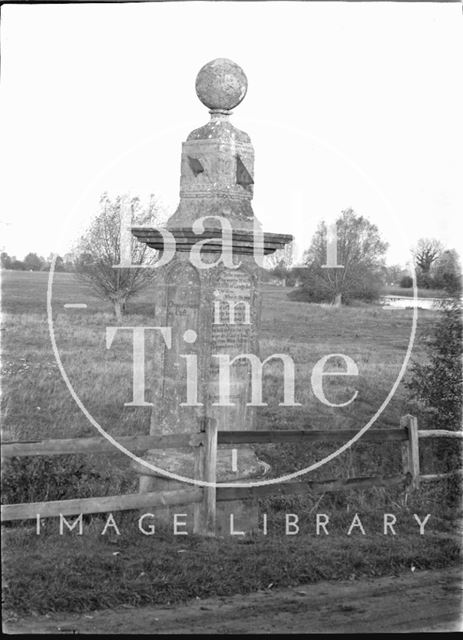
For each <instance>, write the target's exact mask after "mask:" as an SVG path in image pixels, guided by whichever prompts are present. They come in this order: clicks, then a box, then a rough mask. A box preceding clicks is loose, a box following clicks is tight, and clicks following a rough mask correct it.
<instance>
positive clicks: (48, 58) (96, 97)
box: [0, 2, 463, 263]
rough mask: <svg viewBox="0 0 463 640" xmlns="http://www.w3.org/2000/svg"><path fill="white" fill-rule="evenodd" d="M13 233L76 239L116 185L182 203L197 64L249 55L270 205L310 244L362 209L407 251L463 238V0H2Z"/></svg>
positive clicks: (244, 110) (265, 207) (3, 211)
mask: <svg viewBox="0 0 463 640" xmlns="http://www.w3.org/2000/svg"><path fill="white" fill-rule="evenodd" d="M1 36H2V51H1V53H2V61H1V64H2V78H1V106H0V110H1V113H0V115H1V123H2V124H1V132H2V133H1V158H0V180H1V192H0V198H1V200H0V220H1V224H0V233H1V239H0V247H1V249H2V250H6V251H7V252H8V253H10V255H16V256H17V257H18V258H23V257H24V255H25V254H26V253H28V252H29V251H35V252H37V253H39V254H42V255H44V256H47V255H48V254H49V253H50V252H52V251H55V252H58V253H61V254H62V253H64V252H65V251H66V250H68V248H69V247H70V246H71V244H72V242H73V241H74V240H75V239H76V238H77V237H78V235H79V233H81V232H82V230H83V229H84V228H85V226H86V225H87V224H88V222H89V220H90V219H91V217H92V215H94V214H95V213H96V212H97V210H98V200H99V196H100V194H101V193H103V192H104V191H109V192H110V194H118V193H122V192H126V191H130V192H131V193H132V194H133V195H140V196H141V197H142V198H147V197H148V195H149V194H150V193H154V194H156V195H157V196H158V197H160V198H161V199H162V200H163V201H164V203H165V205H166V208H167V210H168V211H169V212H173V211H174V209H175V207H176V205H177V202H178V189H179V170H180V152H181V142H182V141H184V140H185V139H186V137H187V135H188V133H189V132H190V131H191V130H192V129H195V128H197V127H199V126H201V125H203V124H205V123H206V122H207V121H208V119H209V114H208V112H207V109H206V108H205V107H204V106H203V105H202V104H201V103H200V102H199V101H198V99H197V97H196V94H195V90H194V83H195V78H196V74H197V72H198V70H199V69H200V68H201V67H202V66H203V64H205V63H206V62H208V61H209V60H212V59H214V58H217V57H228V58H231V59H232V60H234V61H235V62H237V63H238V64H240V65H241V66H242V67H243V69H244V71H245V73H246V75H247V77H248V82H249V89H248V94H247V97H246V98H245V100H244V102H243V103H242V104H241V105H240V106H239V107H237V108H236V110H235V113H234V115H233V116H232V122H233V123H234V124H235V125H236V126H237V127H239V128H240V129H244V130H245V131H247V132H248V133H249V135H250V136H251V139H252V141H253V144H254V147H255V152H256V165H255V191H254V193H255V196H254V212H255V214H256V215H257V217H258V218H259V219H260V221H261V222H262V223H263V225H264V229H265V230H267V231H274V232H281V233H293V234H295V236H296V240H297V242H298V246H299V248H300V251H301V250H302V249H304V248H306V247H307V245H308V244H309V242H310V238H311V235H312V233H313V231H314V229H315V227H316V225H317V223H318V221H319V220H321V219H325V220H326V221H331V220H333V219H334V218H335V217H336V216H337V215H338V214H339V212H340V211H341V210H342V209H343V208H346V207H353V208H354V209H355V210H356V211H357V212H358V213H361V214H363V215H365V216H367V217H368V218H369V219H371V220H372V221H374V222H375V223H376V224H377V225H378V227H379V229H380V231H381V232H382V235H383V237H384V238H385V239H386V240H387V241H388V242H389V243H390V249H389V252H388V262H389V263H395V262H400V263H405V262H406V261H407V259H408V257H409V249H410V247H411V246H412V245H413V244H414V243H416V241H417V240H418V238H420V237H423V236H428V237H436V238H439V239H440V240H441V241H443V242H444V244H445V245H447V246H448V247H450V248H452V247H455V248H457V249H458V250H460V247H459V246H458V244H459V239H458V236H459V235H462V236H463V234H462V223H461V220H462V215H463V195H462V176H463V159H462V158H463V152H462V149H463V125H462V113H463V83H462V60H463V37H462V15H461V6H460V5H459V4H440V3H439V4H428V3H425V4H419V3H410V4H407V3H405V4H398V3H393V4H386V3H385V4H375V3H371V4H368V3H359V4H357V3H355V4H352V3H298V2H292V3H289V2H282V3H280V2H275V3H273V2H268V3H220V2H218V3H215V2H182V3H165V4H164V3H152V4H96V5H57V6H50V5H45V6H31V5H24V6H13V5H6V6H5V5H4V6H3V7H2V23H1Z"/></svg>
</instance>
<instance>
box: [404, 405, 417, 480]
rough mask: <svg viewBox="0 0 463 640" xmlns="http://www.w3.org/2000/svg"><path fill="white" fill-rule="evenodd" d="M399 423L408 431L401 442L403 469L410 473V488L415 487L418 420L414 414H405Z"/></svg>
mask: <svg viewBox="0 0 463 640" xmlns="http://www.w3.org/2000/svg"><path fill="white" fill-rule="evenodd" d="M400 424H401V426H402V427H405V428H406V429H407V433H408V440H407V441H406V442H404V443H403V444H402V466H403V471H404V473H409V474H410V475H411V488H412V489H417V488H418V487H419V486H420V448H419V436H418V420H417V419H416V418H415V416H411V415H406V416H403V417H402V418H401V419H400Z"/></svg>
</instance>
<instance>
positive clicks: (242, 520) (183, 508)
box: [132, 446, 270, 537]
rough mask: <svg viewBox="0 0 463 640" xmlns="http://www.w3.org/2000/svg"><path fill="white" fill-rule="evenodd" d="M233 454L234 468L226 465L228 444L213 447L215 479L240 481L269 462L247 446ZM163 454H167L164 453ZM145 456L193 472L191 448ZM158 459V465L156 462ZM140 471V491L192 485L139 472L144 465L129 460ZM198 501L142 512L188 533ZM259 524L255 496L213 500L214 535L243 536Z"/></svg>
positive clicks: (265, 469) (262, 471)
mask: <svg viewBox="0 0 463 640" xmlns="http://www.w3.org/2000/svg"><path fill="white" fill-rule="evenodd" d="M238 451H239V455H238V456H237V458H238V460H239V464H238V465H237V469H236V471H232V470H231V469H230V463H229V462H230V461H229V458H230V454H231V449H230V447H226V446H224V447H219V449H218V451H217V482H227V483H233V482H234V481H236V482H240V481H241V482H242V481H243V480H245V479H248V480H249V479H251V478H254V479H255V478H256V477H260V476H263V475H266V474H267V473H268V471H269V469H270V467H269V465H268V464H267V463H265V462H263V461H262V460H259V459H258V458H257V456H256V454H255V452H254V451H253V449H252V448H251V447H240V448H239V449H238ZM166 454H167V455H166ZM145 459H146V460H149V461H150V462H152V463H154V464H156V465H159V466H160V467H161V466H162V467H163V468H167V469H168V470H169V471H171V472H172V471H173V472H176V473H178V474H179V475H183V474H185V477H192V476H193V454H192V452H191V451H189V452H187V451H180V450H175V451H174V450H165V451H164V452H159V451H158V452H154V451H151V452H149V453H148V454H147V455H146V456H145ZM160 463H162V465H161V464H160ZM132 466H133V468H135V469H136V470H137V471H138V473H139V474H140V485H139V491H140V493H152V492H170V491H172V492H173V491H184V490H185V489H188V488H193V486H192V485H190V484H186V483H183V482H178V481H176V480H170V479H168V478H162V477H160V476H158V475H155V474H154V472H153V474H152V475H147V474H146V473H143V471H146V467H143V466H142V465H139V464H138V463H133V464H132ZM201 506H202V505H201V503H195V504H185V505H175V506H166V507H158V506H156V507H155V508H153V510H150V509H144V512H145V513H153V516H154V518H153V520H154V523H155V525H156V524H157V525H158V526H162V527H163V528H167V530H170V531H171V532H173V533H174V534H176V535H184V533H185V532H186V533H188V534H192V533H195V532H196V530H197V526H196V525H195V522H196V521H197V520H198V519H199V517H200V516H199V512H200V509H201ZM258 528H259V512H258V504H257V499H252V498H251V499H247V500H229V501H223V502H222V501H219V502H217V503H216V530H215V533H216V535H218V536H224V537H225V536H244V535H250V534H252V533H256V532H257V531H258Z"/></svg>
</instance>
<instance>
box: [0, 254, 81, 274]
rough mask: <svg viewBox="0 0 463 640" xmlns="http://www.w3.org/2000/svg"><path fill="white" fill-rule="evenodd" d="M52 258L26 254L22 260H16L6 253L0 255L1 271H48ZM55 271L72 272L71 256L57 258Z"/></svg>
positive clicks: (72, 262) (72, 261)
mask: <svg viewBox="0 0 463 640" xmlns="http://www.w3.org/2000/svg"><path fill="white" fill-rule="evenodd" d="M52 260H53V256H52V255H50V256H49V257H48V258H46V259H45V258H44V257H42V256H39V255H37V254H36V253H28V254H27V256H25V257H24V259H23V260H18V259H17V258H16V256H9V255H8V253H6V251H3V252H2V253H1V264H2V269H12V270H13V271H49V270H50V266H51V263H52ZM55 271H74V260H73V258H72V256H70V255H66V256H65V257H64V258H62V257H61V256H58V257H57V258H56V262H55Z"/></svg>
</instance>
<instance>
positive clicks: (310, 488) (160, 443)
mask: <svg viewBox="0 0 463 640" xmlns="http://www.w3.org/2000/svg"><path fill="white" fill-rule="evenodd" d="M400 424H401V426H400V428H393V429H370V430H368V431H367V432H366V433H365V434H364V435H363V436H362V438H361V440H362V442H376V443H383V442H400V443H401V449H402V468H403V473H402V474H400V475H396V476H392V477H383V476H371V477H370V476H368V477H366V476H363V477H358V478H347V479H339V478H337V479H331V480H320V481H318V480H315V481H307V480H301V481H289V482H288V481H287V482H284V483H275V484H266V485H262V486H257V487H220V486H219V487H215V486H211V487H204V488H202V487H197V486H190V487H188V488H185V489H176V490H173V491H156V492H148V493H136V494H125V495H121V496H105V497H95V498H77V499H71V500H57V501H53V502H36V503H28V504H13V505H4V506H2V522H4V521H13V520H29V519H35V518H37V516H40V517H41V518H46V517H54V516H61V515H62V516H71V515H80V514H81V513H82V514H96V513H107V512H111V511H125V510H130V509H149V508H156V507H167V506H174V505H186V504H193V505H195V507H194V509H195V510H194V518H195V525H194V530H195V532H197V533H202V534H204V535H214V533H215V520H216V503H217V502H223V501H231V500H237V499H238V500H246V499H252V498H256V497H262V496H269V495H309V496H310V495H314V494H320V493H328V492H334V491H347V490H350V489H362V488H371V487H393V486H402V487H403V488H405V489H406V490H407V491H408V490H410V489H416V488H418V487H419V484H420V481H422V482H429V481H434V480H442V479H446V478H450V477H453V476H455V475H463V472H462V471H461V470H458V471H453V472H450V473H440V474H427V475H426V474H424V475H423V474H421V473H420V462H419V440H420V439H421V438H453V439H462V438H463V432H461V431H450V430H440V429H427V430H419V429H418V422H417V419H416V418H415V417H414V416H410V415H407V416H404V417H403V418H402V419H401V422H400ZM357 434H358V431H356V430H348V429H340V430H331V431H319V430H314V429H310V428H308V429H306V430H277V431H274V430H259V431H217V424H216V422H215V421H214V420H212V419H202V420H201V421H200V430H199V431H198V432H191V433H180V434H170V435H149V436H145V435H140V436H120V437H118V438H115V439H116V440H117V442H118V443H119V444H120V445H122V446H123V447H125V448H126V449H128V450H130V451H133V452H135V451H137V452H143V451H146V450H148V449H167V448H175V447H192V448H193V449H194V450H196V452H197V455H196V456H195V460H196V462H195V472H194V477H195V479H197V480H203V481H207V482H210V483H215V482H216V456H217V446H218V445H230V444H236V445H238V444H278V443H283V442H286V443H301V444H308V443H316V442H347V441H348V440H351V439H352V438H353V437H354V436H356V435H357ZM114 452H115V447H114V444H113V443H112V442H110V441H108V440H107V439H106V438H103V437H93V438H74V439H64V440H29V441H27V442H25V441H20V442H6V443H3V445H2V458H13V457H23V456H49V455H66V454H93V453H114Z"/></svg>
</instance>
